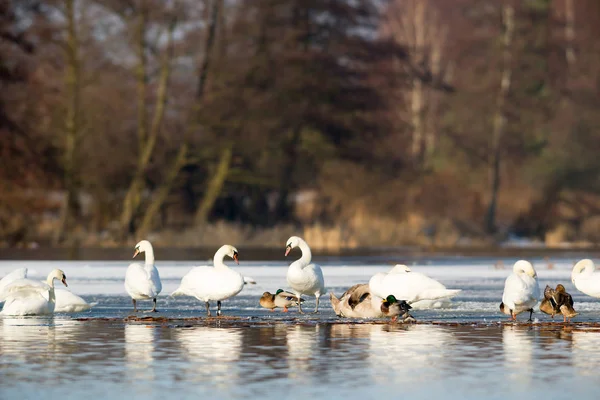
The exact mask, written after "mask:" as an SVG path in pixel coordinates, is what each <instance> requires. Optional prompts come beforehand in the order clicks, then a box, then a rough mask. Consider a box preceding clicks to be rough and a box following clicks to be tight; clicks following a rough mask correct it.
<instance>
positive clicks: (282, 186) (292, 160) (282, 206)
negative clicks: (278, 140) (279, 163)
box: [273, 127, 302, 222]
mask: <svg viewBox="0 0 600 400" xmlns="http://www.w3.org/2000/svg"><path fill="white" fill-rule="evenodd" d="M301 133H302V128H301V127H297V128H294V130H293V131H292V136H291V137H290V138H289V140H288V143H287V144H286V145H285V147H284V151H285V157H286V160H287V162H286V163H285V165H284V166H283V169H282V173H281V178H280V181H279V197H278V198H277V203H276V204H275V212H274V217H275V221H273V222H277V221H280V220H285V219H287V218H288V217H289V210H288V205H287V201H288V197H289V194H290V191H291V189H292V177H293V175H294V169H295V168H296V162H297V158H298V151H297V149H298V145H299V143H300V137H301Z"/></svg>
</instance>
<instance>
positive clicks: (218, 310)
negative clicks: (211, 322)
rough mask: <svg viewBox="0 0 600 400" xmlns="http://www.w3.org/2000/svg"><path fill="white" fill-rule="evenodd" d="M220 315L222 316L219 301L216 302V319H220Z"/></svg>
mask: <svg viewBox="0 0 600 400" xmlns="http://www.w3.org/2000/svg"><path fill="white" fill-rule="evenodd" d="M221 315H223V313H221V301H220V300H219V301H217V317H220V316H221Z"/></svg>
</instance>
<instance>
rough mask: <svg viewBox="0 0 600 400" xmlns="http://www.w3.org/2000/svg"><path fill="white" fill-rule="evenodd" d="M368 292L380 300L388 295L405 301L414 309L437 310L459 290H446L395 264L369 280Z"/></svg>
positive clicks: (435, 282)
mask: <svg viewBox="0 0 600 400" xmlns="http://www.w3.org/2000/svg"><path fill="white" fill-rule="evenodd" d="M369 290H370V291H371V293H373V294H374V295H376V296H378V297H380V298H384V299H385V298H386V297H387V296H389V295H390V294H392V295H394V296H395V297H396V298H397V299H398V300H405V301H406V302H408V303H409V304H410V305H411V306H412V307H413V308H414V309H427V308H439V307H444V306H447V305H449V299H450V298H452V297H454V296H456V295H457V294H458V293H460V289H446V286H444V285H443V284H442V283H440V282H438V281H436V280H435V279H433V278H430V277H429V276H427V275H425V274H422V273H420V272H414V271H412V270H411V269H410V268H408V267H407V266H406V265H401V264H397V265H396V266H394V268H392V269H391V270H390V271H388V272H379V273H377V274H375V275H373V276H372V277H371V279H370V280H369Z"/></svg>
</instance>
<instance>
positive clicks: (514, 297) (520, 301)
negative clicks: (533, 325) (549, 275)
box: [500, 260, 540, 321]
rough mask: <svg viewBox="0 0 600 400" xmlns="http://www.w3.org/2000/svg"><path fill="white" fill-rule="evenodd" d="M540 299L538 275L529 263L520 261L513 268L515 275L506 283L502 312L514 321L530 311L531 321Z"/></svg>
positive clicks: (509, 277) (501, 304) (501, 306)
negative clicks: (519, 315) (534, 308)
mask: <svg viewBox="0 0 600 400" xmlns="http://www.w3.org/2000/svg"><path fill="white" fill-rule="evenodd" d="M539 298H540V287H539V284H538V280H537V273H536V271H535V268H533V265H531V263H530V262H529V261H525V260H519V261H517V262H516V263H515V265H514V266H513V273H512V274H510V275H509V276H508V278H506V281H505V282H504V293H503V294H502V303H500V311H501V312H503V313H505V314H508V315H510V316H511V319H512V320H513V321H516V320H517V315H518V314H520V313H522V312H524V311H529V321H531V317H532V315H533V307H535V305H536V304H537V303H538V301H539Z"/></svg>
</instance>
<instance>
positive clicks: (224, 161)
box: [194, 145, 233, 225]
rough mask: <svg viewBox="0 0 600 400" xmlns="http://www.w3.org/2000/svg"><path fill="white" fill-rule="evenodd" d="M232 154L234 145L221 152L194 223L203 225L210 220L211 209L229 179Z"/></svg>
mask: <svg viewBox="0 0 600 400" xmlns="http://www.w3.org/2000/svg"><path fill="white" fill-rule="evenodd" d="M232 155H233V146H232V145H227V146H226V147H225V148H224V149H223V151H222V152H221V155H220V157H219V163H218V164H217V168H216V170H215V173H214V174H213V176H212V177H211V179H210V181H209V182H208V184H207V185H206V191H205V192H204V196H202V200H201V201H200V204H199V205H198V209H197V210H196V215H195V216H194V223H195V224H196V225H202V224H204V223H205V222H206V221H207V220H208V216H209V214H210V211H211V210H212V208H213V206H214V205H215V202H216V201H217V199H218V198H219V195H220V194H221V191H222V189H223V185H224V184H225V180H226V179H227V175H228V174H229V167H230V165H231V156H232Z"/></svg>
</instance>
